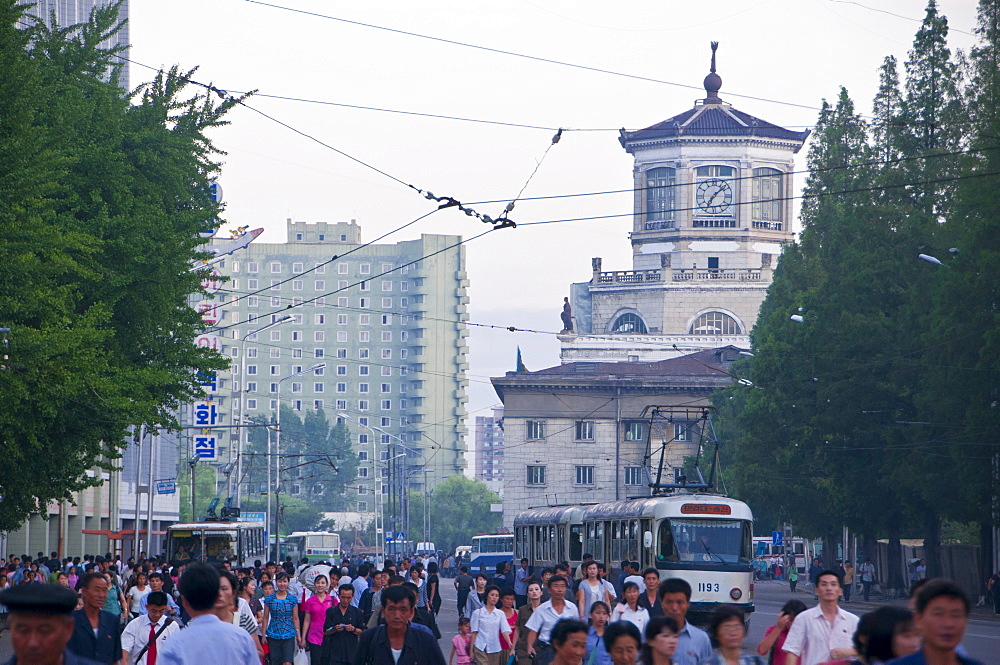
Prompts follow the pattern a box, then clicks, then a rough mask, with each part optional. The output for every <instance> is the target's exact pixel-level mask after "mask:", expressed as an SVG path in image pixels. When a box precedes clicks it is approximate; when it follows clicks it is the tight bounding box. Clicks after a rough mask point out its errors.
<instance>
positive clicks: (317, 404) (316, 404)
mask: <svg viewBox="0 0 1000 665" xmlns="http://www.w3.org/2000/svg"><path fill="white" fill-rule="evenodd" d="M313 409H314V410H316V411H322V410H323V400H321V399H314V400H313Z"/></svg>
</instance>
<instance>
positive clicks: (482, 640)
mask: <svg viewBox="0 0 1000 665" xmlns="http://www.w3.org/2000/svg"><path fill="white" fill-rule="evenodd" d="M470 621H471V623H472V632H473V633H475V634H476V644H475V646H476V648H477V649H479V650H480V651H483V652H486V653H499V652H500V651H501V650H502V647H501V646H500V631H503V632H505V633H507V634H508V635H510V624H509V623H507V617H506V616H505V615H504V613H503V610H501V609H497V608H496V607H494V608H493V611H492V612H491V611H489V610H487V609H486V608H485V607H480V608H479V609H478V610H476V611H475V612H473V613H472V617H471V618H470Z"/></svg>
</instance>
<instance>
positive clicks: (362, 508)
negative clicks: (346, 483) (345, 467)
mask: <svg viewBox="0 0 1000 665" xmlns="http://www.w3.org/2000/svg"><path fill="white" fill-rule="evenodd" d="M361 489H362V488H360V487H359V488H358V490H359V491H358V494H364V492H361V491H360V490H361ZM358 512H359V513H367V512H368V502H367V501H358Z"/></svg>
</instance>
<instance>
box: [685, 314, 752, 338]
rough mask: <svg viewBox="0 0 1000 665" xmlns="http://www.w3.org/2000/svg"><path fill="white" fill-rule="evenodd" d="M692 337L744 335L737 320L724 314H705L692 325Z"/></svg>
mask: <svg viewBox="0 0 1000 665" xmlns="http://www.w3.org/2000/svg"><path fill="white" fill-rule="evenodd" d="M690 334H692V335H742V334H743V329H742V328H741V327H740V324H739V323H737V322H736V319H734V318H733V317H731V316H729V315H728V314H724V313H722V312H705V313H704V314H702V315H701V316H699V317H698V318H697V319H695V322H694V323H692V324H691V331H690Z"/></svg>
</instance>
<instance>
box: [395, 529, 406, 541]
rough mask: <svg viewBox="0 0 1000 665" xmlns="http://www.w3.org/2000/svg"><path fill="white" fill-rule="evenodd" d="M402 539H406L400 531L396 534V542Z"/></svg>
mask: <svg viewBox="0 0 1000 665" xmlns="http://www.w3.org/2000/svg"><path fill="white" fill-rule="evenodd" d="M404 538H406V534H405V533H403V532H402V531H400V532H399V533H397V534H396V540H403V539H404Z"/></svg>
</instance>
